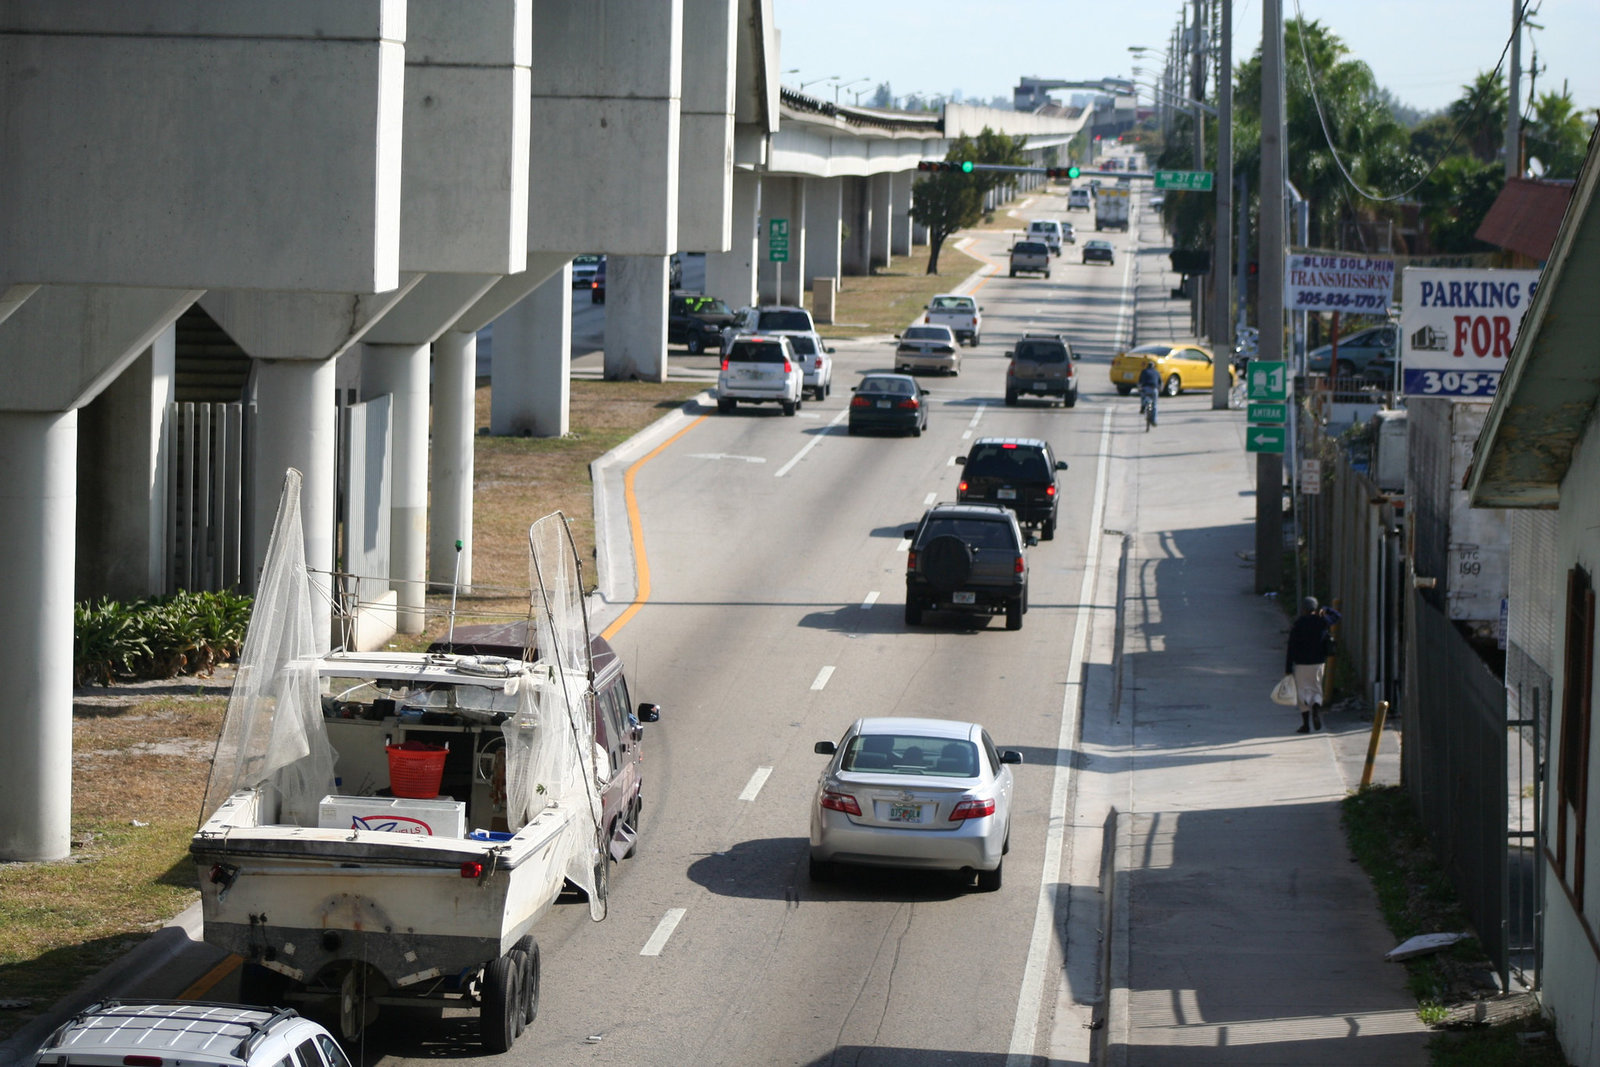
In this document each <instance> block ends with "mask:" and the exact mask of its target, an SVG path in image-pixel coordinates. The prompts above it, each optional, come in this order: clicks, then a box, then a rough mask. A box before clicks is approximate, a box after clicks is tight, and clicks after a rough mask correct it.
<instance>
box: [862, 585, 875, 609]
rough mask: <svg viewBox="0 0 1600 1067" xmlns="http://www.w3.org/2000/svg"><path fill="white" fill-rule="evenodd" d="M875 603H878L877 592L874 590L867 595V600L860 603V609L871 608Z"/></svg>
mask: <svg viewBox="0 0 1600 1067" xmlns="http://www.w3.org/2000/svg"><path fill="white" fill-rule="evenodd" d="M877 602H878V591H877V590H876V589H874V590H873V591H872V592H870V593H868V594H867V598H866V599H865V600H863V601H862V602H861V606H862V608H870V607H872V605H874V604H876V603H877Z"/></svg>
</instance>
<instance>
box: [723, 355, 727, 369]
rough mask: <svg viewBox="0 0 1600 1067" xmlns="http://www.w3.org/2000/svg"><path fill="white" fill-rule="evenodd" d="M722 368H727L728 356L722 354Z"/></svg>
mask: <svg viewBox="0 0 1600 1067" xmlns="http://www.w3.org/2000/svg"><path fill="white" fill-rule="evenodd" d="M722 369H723V370H727V369H728V357H727V356H723V357H722Z"/></svg>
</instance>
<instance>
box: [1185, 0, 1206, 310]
mask: <svg viewBox="0 0 1600 1067" xmlns="http://www.w3.org/2000/svg"><path fill="white" fill-rule="evenodd" d="M1205 36H1206V14H1205V0H1194V25H1193V27H1192V28H1191V29H1190V31H1189V46H1190V47H1191V48H1192V49H1193V53H1192V62H1191V63H1190V72H1189V87H1190V93H1189V99H1191V100H1193V101H1194V102H1195V107H1194V167H1193V169H1194V170H1205V169H1206V113H1205V112H1204V111H1202V110H1201V109H1200V103H1201V102H1202V101H1204V100H1205V98H1206V49H1205ZM1193 279H1194V291H1193V292H1191V293H1190V294H1189V300H1190V316H1191V317H1192V319H1193V320H1194V332H1195V334H1196V335H1197V336H1202V337H1203V336H1205V335H1206V332H1207V331H1206V327H1205V286H1206V276H1205V275H1204V274H1196V275H1193Z"/></svg>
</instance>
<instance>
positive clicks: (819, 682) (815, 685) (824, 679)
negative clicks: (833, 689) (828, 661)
mask: <svg viewBox="0 0 1600 1067" xmlns="http://www.w3.org/2000/svg"><path fill="white" fill-rule="evenodd" d="M832 677H833V668H832V667H824V668H822V669H821V670H820V671H818V672H817V676H816V678H814V679H813V680H812V682H811V689H812V691H813V692H815V691H816V690H819V689H821V688H822V687H823V686H825V685H827V684H828V679H829V678H832Z"/></svg>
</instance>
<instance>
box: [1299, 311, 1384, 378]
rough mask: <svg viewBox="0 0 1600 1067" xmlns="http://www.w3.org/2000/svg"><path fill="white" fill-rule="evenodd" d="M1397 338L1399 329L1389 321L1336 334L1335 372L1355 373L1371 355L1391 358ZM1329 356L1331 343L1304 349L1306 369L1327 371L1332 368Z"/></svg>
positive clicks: (1361, 370) (1317, 371)
mask: <svg viewBox="0 0 1600 1067" xmlns="http://www.w3.org/2000/svg"><path fill="white" fill-rule="evenodd" d="M1399 340H1400V331H1399V329H1398V328H1397V327H1396V326H1395V325H1394V324H1393V323H1384V324H1383V325H1381V326H1368V327H1367V328H1366V329H1364V330H1356V331H1355V332H1353V333H1347V334H1345V335H1344V336H1343V337H1341V338H1339V357H1338V358H1339V364H1338V372H1339V376H1340V377H1342V378H1355V377H1359V376H1361V374H1362V372H1364V371H1365V370H1366V369H1367V365H1368V364H1369V363H1371V362H1372V361H1373V360H1375V359H1379V358H1383V359H1387V360H1390V361H1392V360H1393V359H1394V358H1395V355H1396V346H1397V345H1398V344H1399ZM1333 360H1334V355H1333V345H1332V344H1331V343H1330V344H1325V345H1321V346H1319V347H1317V348H1313V349H1312V350H1311V351H1310V352H1308V353H1306V370H1307V371H1309V372H1311V373H1312V374H1327V373H1329V372H1330V370H1332V369H1333ZM1391 366H1392V363H1391Z"/></svg>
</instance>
